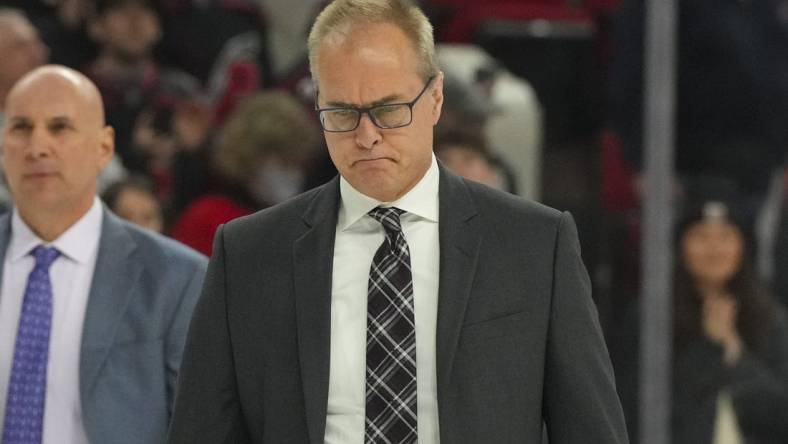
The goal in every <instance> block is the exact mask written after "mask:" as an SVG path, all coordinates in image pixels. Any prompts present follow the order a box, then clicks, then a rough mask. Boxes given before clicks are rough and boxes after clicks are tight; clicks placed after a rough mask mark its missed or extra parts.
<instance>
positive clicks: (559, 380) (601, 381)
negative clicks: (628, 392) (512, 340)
mask: <svg viewBox="0 0 788 444" xmlns="http://www.w3.org/2000/svg"><path fill="white" fill-rule="evenodd" d="M554 254H555V255H554V265H553V288H552V299H551V307H550V327H549V332H548V339H547V356H546V362H545V387H544V400H543V402H544V406H543V407H544V411H543V414H544V420H545V424H546V426H547V433H548V436H549V439H550V443H551V444H573V443H578V442H583V443H588V444H594V443H599V444H614V443H626V442H628V440H627V433H626V426H625V424H624V416H623V413H622V411H621V405H620V402H619V399H618V396H617V394H616V388H615V382H614V377H613V369H612V366H611V364H610V357H609V355H608V351H607V347H606V346H605V342H604V339H603V337H602V329H601V328H600V326H599V320H598V316H597V312H596V307H595V306H594V303H593V301H592V299H591V283H590V280H589V278H588V273H587V272H586V269H585V267H584V265H583V262H582V260H581V258H580V244H579V241H578V237H577V228H576V227H575V224H574V221H573V220H572V217H571V216H570V215H569V213H564V214H563V215H562V217H561V221H560V224H559V228H558V237H557V239H556V247H555V253H554Z"/></svg>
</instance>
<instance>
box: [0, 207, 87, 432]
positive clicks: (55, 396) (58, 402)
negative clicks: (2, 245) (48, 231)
mask: <svg viewBox="0 0 788 444" xmlns="http://www.w3.org/2000/svg"><path fill="white" fill-rule="evenodd" d="M101 223H102V207H101V203H100V201H99V200H98V198H96V199H95V200H94V202H93V206H91V207H90V210H88V212H87V213H86V214H85V215H84V216H82V218H81V219H79V220H78V221H77V222H76V223H75V224H74V225H72V226H71V228H69V229H68V230H67V231H66V232H64V233H63V234H62V235H60V237H58V238H57V239H55V241H54V242H51V243H47V242H44V241H42V240H41V239H40V238H39V237H38V236H36V235H35V233H33V231H31V230H30V228H29V227H28V226H27V224H25V222H24V221H23V220H22V218H21V217H20V216H19V213H18V212H17V210H16V208H14V210H13V214H12V216H11V239H10V242H9V244H8V250H7V251H6V254H5V259H4V261H5V262H4V265H3V277H2V280H3V282H2V287H1V288H0V435H1V434H2V427H3V419H4V418H5V404H6V394H7V393H8V383H9V379H10V377H11V363H12V361H13V357H14V344H15V342H16V332H17V327H18V325H19V317H20V314H21V309H22V299H23V297H24V293H25V287H26V286H27V277H28V275H29V274H30V272H31V271H32V270H33V266H34V265H35V258H34V257H33V256H31V255H30V251H31V250H32V249H33V248H35V247H37V246H39V245H46V246H49V247H55V248H57V250H58V251H60V256H59V257H58V258H57V259H55V262H54V263H52V266H51V268H50V269H49V277H50V281H51V282H52V324H51V325H52V326H51V331H50V334H49V361H48V362H49V365H48V368H47V389H46V404H45V408H44V430H43V441H42V442H43V443H44V444H87V443H88V438H87V436H86V434H85V429H84V427H83V426H82V406H81V402H80V390H79V357H80V347H81V344H82V324H83V321H84V319H85V307H86V306H87V301H88V295H89V293H90V285H91V281H92V277H93V270H94V268H95V266H96V255H97V253H98V244H99V237H100V236H101Z"/></svg>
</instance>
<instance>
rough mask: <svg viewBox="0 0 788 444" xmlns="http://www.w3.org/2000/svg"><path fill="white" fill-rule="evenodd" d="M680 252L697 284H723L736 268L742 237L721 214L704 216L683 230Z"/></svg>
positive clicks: (739, 262)
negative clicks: (717, 216)
mask: <svg viewBox="0 0 788 444" xmlns="http://www.w3.org/2000/svg"><path fill="white" fill-rule="evenodd" d="M681 253H682V258H683V261H684V264H685V266H686V267H687V270H688V271H689V273H690V275H691V276H692V277H693V278H694V279H695V281H696V282H697V283H698V284H700V285H703V286H709V287H712V288H714V287H722V286H724V285H726V284H727V283H728V281H729V280H730V279H731V278H732V277H733V275H734V274H736V272H737V271H738V270H739V267H740V265H741V262H742V255H743V254H744V238H743V237H742V234H741V232H740V231H739V229H738V228H737V227H736V226H735V225H733V224H731V223H730V222H728V221H726V220H725V219H724V218H717V219H710V220H703V221H700V222H697V223H695V224H694V225H691V226H690V227H689V228H688V229H687V230H686V232H685V233H684V236H683V237H682V240H681Z"/></svg>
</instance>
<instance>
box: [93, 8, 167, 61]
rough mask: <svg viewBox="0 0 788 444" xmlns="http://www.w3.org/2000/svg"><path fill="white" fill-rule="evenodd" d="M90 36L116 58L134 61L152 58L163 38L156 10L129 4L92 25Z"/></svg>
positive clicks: (112, 9) (111, 10)
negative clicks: (155, 46) (152, 53)
mask: <svg viewBox="0 0 788 444" xmlns="http://www.w3.org/2000/svg"><path fill="white" fill-rule="evenodd" d="M90 33H91V36H92V37H93V39H94V40H96V41H97V42H98V43H99V45H100V46H102V47H104V48H105V49H107V50H109V51H112V53H113V55H114V56H115V57H118V58H120V59H122V60H124V61H126V62H134V61H137V60H139V59H141V58H145V57H148V56H150V55H151V51H152V49H153V46H154V45H155V44H156V43H157V42H158V41H159V38H161V25H160V23H159V17H158V16H157V15H156V11H154V10H153V9H151V8H150V7H149V6H147V5H145V4H144V3H143V2H137V1H127V2H122V3H120V4H118V5H116V6H113V7H112V8H110V9H108V10H107V11H105V12H104V13H103V14H102V15H101V16H100V17H98V18H97V19H96V20H95V21H94V22H93V23H92V24H91V26H90Z"/></svg>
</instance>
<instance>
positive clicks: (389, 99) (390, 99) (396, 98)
mask: <svg viewBox="0 0 788 444" xmlns="http://www.w3.org/2000/svg"><path fill="white" fill-rule="evenodd" d="M402 100H403V99H402V96H400V95H399V94H392V95H389V96H386V97H383V98H382V99H378V100H375V101H374V102H371V103H368V104H362V105H357V104H355V103H347V102H340V101H331V102H326V104H327V105H328V106H329V107H331V108H371V107H373V106H379V105H386V104H388V103H400V102H402Z"/></svg>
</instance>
